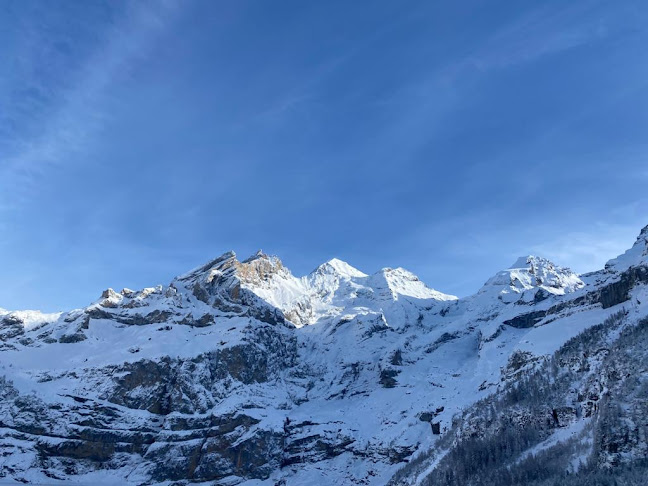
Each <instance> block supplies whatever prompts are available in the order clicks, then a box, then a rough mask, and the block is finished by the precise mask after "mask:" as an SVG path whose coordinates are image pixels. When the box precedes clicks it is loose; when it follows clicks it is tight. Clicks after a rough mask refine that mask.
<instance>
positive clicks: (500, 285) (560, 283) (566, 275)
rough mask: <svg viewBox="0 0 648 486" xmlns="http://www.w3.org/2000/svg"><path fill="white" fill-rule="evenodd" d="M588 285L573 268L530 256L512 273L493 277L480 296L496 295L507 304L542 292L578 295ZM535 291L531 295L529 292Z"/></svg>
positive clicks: (513, 268) (524, 258)
mask: <svg viewBox="0 0 648 486" xmlns="http://www.w3.org/2000/svg"><path fill="white" fill-rule="evenodd" d="M584 285H585V284H584V283H583V281H582V280H581V279H580V278H579V277H578V275H576V274H575V273H574V272H572V271H571V270H570V269H569V268H565V267H560V266H558V265H556V264H555V263H553V262H551V261H549V260H547V259H546V258H542V257H538V256H534V255H528V256H523V257H520V258H518V259H517V260H516V261H515V263H514V264H513V265H512V266H511V267H510V268H508V269H506V270H503V271H501V272H498V273H497V274H496V275H495V276H493V277H491V278H490V279H489V280H488V281H487V282H486V284H485V285H484V287H482V289H481V290H480V293H484V292H492V291H496V292H498V293H499V294H500V297H501V298H503V300H506V301H509V300H510V301H512V300H516V299H517V298H518V297H519V294H525V293H530V294H534V295H535V294H536V291H537V290H538V289H543V290H545V291H546V292H549V293H550V294H554V295H563V294H566V293H570V292H574V291H575V290H578V289H579V288H581V287H583V286H584ZM527 291H531V292H527Z"/></svg>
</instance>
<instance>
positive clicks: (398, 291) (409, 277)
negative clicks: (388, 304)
mask: <svg viewBox="0 0 648 486" xmlns="http://www.w3.org/2000/svg"><path fill="white" fill-rule="evenodd" d="M371 286H372V287H374V288H376V289H379V290H382V292H381V294H383V296H385V297H387V295H386V294H388V295H389V296H390V297H391V298H392V299H394V300H398V299H399V297H401V296H402V297H411V298H414V299H433V300H441V301H446V300H456V299H457V297H455V296H454V295H447V294H444V293H442V292H439V291H437V290H434V289H431V288H429V287H428V286H426V285H425V284H424V283H423V282H422V281H421V280H420V279H419V278H418V277H417V276H416V275H414V274H413V273H412V272H410V271H408V270H405V269H404V268H400V267H399V268H383V269H382V270H380V271H379V272H377V273H376V274H374V275H372V277H371Z"/></svg>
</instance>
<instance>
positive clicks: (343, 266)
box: [311, 258, 367, 277]
mask: <svg viewBox="0 0 648 486" xmlns="http://www.w3.org/2000/svg"><path fill="white" fill-rule="evenodd" d="M322 273H326V274H337V275H340V276H342V277H366V276H367V274H366V273H364V272H361V271H360V270H358V269H357V268H355V267H352V266H351V265H349V264H348V263H347V262H345V261H342V260H340V259H338V258H331V259H330V260H329V261H327V262H324V263H322V264H321V265H320V266H319V267H317V268H316V269H315V270H313V271H312V272H311V275H312V274H322Z"/></svg>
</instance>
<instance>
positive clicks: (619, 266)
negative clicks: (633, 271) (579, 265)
mask: <svg viewBox="0 0 648 486" xmlns="http://www.w3.org/2000/svg"><path fill="white" fill-rule="evenodd" d="M646 264H648V226H645V227H644V228H643V229H642V230H641V232H640V233H639V236H637V240H636V241H635V242H634V245H632V248H630V249H629V250H627V251H626V252H625V253H623V254H622V255H619V256H618V257H616V258H614V259H612V260H610V261H609V262H607V263H606V264H605V268H606V270H616V271H623V270H626V269H628V268H630V267H633V266H636V265H646Z"/></svg>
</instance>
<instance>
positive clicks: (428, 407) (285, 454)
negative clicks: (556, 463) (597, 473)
mask: <svg viewBox="0 0 648 486" xmlns="http://www.w3.org/2000/svg"><path fill="white" fill-rule="evenodd" d="M646 235H647V231H646V229H644V231H642V233H641V235H640V237H639V239H638V240H637V243H636V244H635V246H634V247H633V248H632V249H631V250H629V251H628V252H627V253H626V254H624V255H623V256H621V257H619V258H617V259H615V260H612V261H611V262H610V263H609V264H608V265H607V266H606V268H605V269H603V270H601V271H600V272H595V273H592V274H588V275H586V276H580V277H579V276H577V275H575V274H574V273H572V272H571V271H570V270H569V269H566V268H562V267H559V266H557V265H555V264H553V263H552V262H549V261H548V260H545V259H543V258H540V257H535V256H530V257H524V258H520V259H518V261H516V262H515V263H514V264H513V265H512V266H511V268H509V269H506V270H504V271H502V272H499V273H497V274H496V275H495V276H493V277H492V278H491V279H489V280H488V281H487V282H486V284H485V285H484V286H483V288H482V289H480V290H479V292H477V293H476V294H475V295H473V296H470V297H467V298H463V299H457V298H456V297H453V296H450V295H446V294H443V293H441V292H438V291H436V290H433V289H431V288H429V287H427V286H426V285H425V284H424V283H423V282H421V281H420V280H419V279H418V278H417V277H416V276H415V275H414V274H412V273H410V272H408V271H407V270H404V269H401V268H397V269H391V268H385V269H382V270H380V271H378V272H376V273H374V274H371V275H368V274H365V273H364V272H362V271H360V270H358V269H356V268H354V267H352V266H351V265H349V264H347V263H345V262H342V261H340V260H337V259H333V260H330V261H328V262H326V263H324V264H322V265H320V266H319V267H317V268H316V269H315V270H314V271H313V272H311V273H310V274H309V275H306V276H301V277H298V276H294V275H293V274H292V273H291V272H290V270H288V269H287V268H286V267H285V266H284V265H283V264H282V262H281V261H280V260H279V259H278V258H277V257H274V256H268V255H265V254H264V253H262V252H258V253H257V254H255V255H253V256H252V257H250V258H248V259H246V260H242V261H240V260H238V259H237V257H236V255H235V254H234V253H233V252H230V253H226V254H224V255H222V256H220V257H218V258H216V259H214V260H211V261H210V262H208V263H207V264H205V265H203V266H201V267H198V268H196V269H194V270H192V271H190V272H187V273H186V274H184V275H181V276H178V277H176V278H175V279H173V280H172V281H171V283H170V284H169V285H167V286H157V287H151V288H146V289H143V290H139V291H134V290H130V289H123V290H121V291H119V292H117V291H115V290H112V289H107V290H106V291H104V292H103V294H102V295H101V297H100V298H99V299H98V300H97V301H96V302H94V303H92V304H91V305H89V306H88V307H86V308H83V309H77V310H73V311H70V312H65V313H62V314H55V315H41V314H34V313H19V312H18V313H17V312H12V313H10V312H8V311H2V312H0V337H1V339H2V341H1V347H0V375H2V376H4V378H0V394H1V395H2V397H3V400H2V401H0V451H1V452H2V454H0V477H3V476H4V477H8V478H14V479H16V480H21V481H25V480H26V481H41V482H44V481H46V482H50V483H51V482H54V483H56V482H57V481H66V482H83V483H89V482H93V483H96V484H116V483H133V484H154V483H165V482H167V481H188V482H203V481H212V482H213V481H216V482H217V484H228V485H229V484H249V485H262V484H263V485H274V484H299V485H302V484H304V485H308V484H313V485H315V484H318V485H319V484H324V485H326V484H375V485H379V484H384V483H386V482H387V481H388V480H389V479H390V478H391V477H392V475H393V474H394V473H395V472H396V471H397V470H399V469H400V468H401V467H402V466H403V464H405V463H406V461H409V460H410V459H411V458H413V457H417V456H418V455H421V454H422V453H424V452H425V451H427V450H429V449H430V448H433V447H434V445H435V444H436V443H437V441H438V439H439V437H443V436H444V434H445V433H446V432H447V431H448V430H450V427H451V424H452V417H453V416H454V415H455V414H457V413H459V412H461V411H462V410H467V409H469V408H470V407H471V406H472V404H474V403H475V402H477V401H478V400H480V399H483V398H485V397H488V396H489V395H491V394H494V393H498V392H499V391H501V390H502V389H503V387H507V386H510V384H511V383H515V382H516V380H517V379H518V378H519V377H520V376H522V374H523V373H525V372H526V371H527V370H531V369H534V368H535V367H537V366H540V365H541V364H542V363H543V362H544V360H545V359H546V357H547V356H549V355H551V354H552V353H554V352H556V351H557V350H558V349H559V348H560V347H561V346H562V345H563V344H564V343H565V342H566V341H568V340H569V339H570V338H572V337H574V336H577V335H578V334H579V333H581V332H582V331H584V330H586V329H588V328H590V327H592V326H594V325H597V324H600V323H601V322H603V321H604V320H605V319H607V318H608V317H610V316H612V315H615V314H617V313H618V312H619V310H621V309H623V310H624V312H625V313H626V314H627V315H628V316H629V317H628V319H631V320H639V319H641V318H642V317H643V316H645V315H646V314H648V307H646V305H645V304H644V302H646V301H647V300H648V299H646V295H645V294H647V293H648V292H647V291H646V288H645V283H646V282H648V266H647V263H648V262H646V254H647V250H646V248H647V240H648V236H646ZM429 467H432V466H429Z"/></svg>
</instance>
